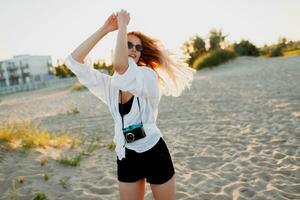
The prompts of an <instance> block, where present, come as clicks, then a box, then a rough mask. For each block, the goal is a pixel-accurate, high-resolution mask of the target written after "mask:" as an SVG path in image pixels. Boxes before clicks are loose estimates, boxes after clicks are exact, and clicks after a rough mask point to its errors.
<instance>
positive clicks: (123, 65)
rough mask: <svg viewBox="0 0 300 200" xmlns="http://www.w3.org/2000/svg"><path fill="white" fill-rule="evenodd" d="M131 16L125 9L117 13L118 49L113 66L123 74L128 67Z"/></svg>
mask: <svg viewBox="0 0 300 200" xmlns="http://www.w3.org/2000/svg"><path fill="white" fill-rule="evenodd" d="M129 20H130V16H129V13H128V12H127V11H125V10H121V11H119V12H118V14H117V22H118V28H119V30H118V36H117V42H116V49H115V54H114V58H113V67H114V69H115V71H116V72H117V73H119V74H123V73H124V72H125V71H126V70H127V68H128V48H127V25H128V23H129Z"/></svg>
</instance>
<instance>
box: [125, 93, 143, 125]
mask: <svg viewBox="0 0 300 200" xmlns="http://www.w3.org/2000/svg"><path fill="white" fill-rule="evenodd" d="M120 92H121V113H122V114H121V117H122V130H123V129H124V119H123V114H124V113H123V104H122V90H120ZM133 98H134V97H133ZM137 101H138V106H139V112H140V117H141V124H142V125H143V122H142V115H141V108H140V101H139V97H137ZM132 105H133V103H132ZM131 109H132V106H131Z"/></svg>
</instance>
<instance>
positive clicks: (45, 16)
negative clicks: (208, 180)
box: [0, 0, 300, 63]
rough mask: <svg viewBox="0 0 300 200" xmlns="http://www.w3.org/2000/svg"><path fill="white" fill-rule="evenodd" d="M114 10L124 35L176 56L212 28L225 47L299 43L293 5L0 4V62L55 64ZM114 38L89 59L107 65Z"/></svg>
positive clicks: (266, 1)
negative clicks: (125, 21) (46, 60)
mask: <svg viewBox="0 0 300 200" xmlns="http://www.w3.org/2000/svg"><path fill="white" fill-rule="evenodd" d="M120 9H125V10H127V11H128V12H129V13H130V17H131V20H130V23H129V25H128V28H127V30H128V31H133V30H138V31H141V32H143V33H145V34H147V35H150V36H152V37H155V38H157V39H159V40H161V42H162V43H163V44H164V46H165V47H166V48H167V49H170V50H172V51H174V52H175V53H177V54H178V55H181V54H182V50H181V48H180V47H181V46H182V44H183V43H184V42H185V41H186V40H188V39H189V38H190V37H192V36H194V35H196V34H197V35H199V36H200V37H203V38H205V37H207V35H208V33H209V31H210V30H212V29H214V28H215V29H218V30H219V29H221V30H222V31H223V33H224V34H225V35H228V36H227V38H226V40H227V42H232V43H233V42H239V41H240V40H242V39H247V40H249V41H251V42H252V43H254V44H255V45H256V46H258V47H260V46H262V45H264V44H273V43H276V42H277V41H278V38H279V37H282V36H284V37H286V38H287V39H289V40H300V28H299V25H300V12H299V10H300V1H299V0H184V1H179V0H178V1H175V0H151V1H143V0H123V1H122V0H76V1H75V0H0V26H1V31H0V60H4V59H10V58H12V57H13V56H15V55H20V54H29V55H49V56H51V57H52V60H53V61H54V63H55V62H56V61H57V59H64V58H66V57H67V56H68V55H69V54H70V53H71V52H72V51H73V50H74V49H75V48H76V47H77V46H78V45H79V44H80V43H81V42H83V41H84V40H85V39H87V38H88V37H89V36H90V35H91V34H93V33H94V32H95V31H96V30H97V29H98V28H100V27H101V26H102V25H103V23H104V22H105V20H106V19H107V17H108V16H109V15H110V14H112V13H113V12H117V11H119V10H120ZM116 37H117V31H114V32H112V33H109V34H107V35H106V36H105V37H104V38H103V39H102V40H101V41H100V42H99V43H98V44H97V46H96V47H95V48H94V49H93V50H92V51H91V52H90V54H89V57H90V58H92V59H105V60H107V61H108V62H110V61H111V59H110V57H111V51H112V49H113V48H115V43H116Z"/></svg>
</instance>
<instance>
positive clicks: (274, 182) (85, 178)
mask: <svg viewBox="0 0 300 200" xmlns="http://www.w3.org/2000/svg"><path fill="white" fill-rule="evenodd" d="M299 80H300V56H291V57H280V58H272V59H266V58H252V57H239V58H237V59H235V60H234V61H231V62H229V63H227V64H224V65H222V66H219V67H218V68H214V69H212V70H211V69H205V70H201V71H198V72H197V74H196V77H195V80H194V82H193V85H192V87H191V90H187V91H185V92H184V93H183V95H182V96H181V97H178V98H174V97H163V98H162V100H161V103H160V107H159V115H158V127H159V128H160V129H161V131H162V133H163V135H164V138H165V141H166V143H167V145H168V147H169V149H170V153H171V154H172V158H173V162H174V165H175V170H176V181H177V182H176V191H177V193H176V195H177V199H185V200H187V199H195V200H198V199H203V200H204V199H207V200H223V199H224V200H226V199H234V200H237V199H240V200H242V199H259V200H267V199H300V148H299V147H300V84H299ZM0 98H1V100H2V101H1V102H0V121H2V122H4V121H7V120H12V121H13V120H16V119H20V118H21V119H25V118H26V119H29V120H32V121H34V122H39V123H40V124H41V128H47V129H49V130H50V131H56V130H60V129H61V127H64V128H65V129H66V130H67V131H70V132H73V133H78V132H80V131H83V133H84V134H86V135H94V134H97V135H99V136H101V137H102V141H111V140H112V137H113V120H112V118H111V116H110V113H109V111H108V109H107V108H106V107H105V105H104V104H103V103H102V102H101V101H100V100H98V99H96V97H94V96H93V95H92V94H91V93H89V92H88V91H87V90H83V91H76V92H72V91H70V90H69V89H68V87H63V88H55V89H51V88H50V89H49V88H48V89H42V90H38V91H32V92H28V93H20V94H14V95H9V96H5V97H0ZM75 107H76V108H78V109H79V110H80V113H79V114H77V115H67V114H66V112H67V111H68V110H70V109H72V108H75ZM174 108H176V109H174ZM50 152H51V150H49V149H48V150H41V151H30V152H29V153H28V154H24V153H22V152H20V151H13V152H10V151H4V149H1V151H0V195H1V197H0V199H1V200H2V199H3V200H4V199H7V197H8V196H9V195H10V194H11V192H12V187H11V183H12V180H13V179H16V177H18V176H24V177H25V181H24V183H23V184H21V183H18V182H17V183H16V190H15V191H14V193H15V195H16V197H17V198H18V199H32V197H33V196H34V193H36V192H44V193H45V194H46V195H47V197H48V198H49V199H56V200H58V199H118V198H119V194H118V188H117V181H116V155H115V152H114V151H111V150H109V149H107V148H98V149H97V150H96V152H95V154H93V155H90V156H86V157H84V158H83V159H82V161H81V162H80V166H77V167H66V166H62V165H61V164H59V163H57V162H56V161H55V160H54V159H52V158H51V157H49V162H48V164H46V165H45V166H40V165H39V162H38V161H39V160H40V159H41V158H42V157H43V156H45V155H49V156H50ZM52 157H55V156H54V155H52ZM44 173H47V174H48V175H49V180H48V181H45V180H44V179H43V174H44ZM62 180H65V181H66V183H67V184H66V187H65V188H64V187H62V184H61V182H62ZM145 196H146V198H145V199H147V200H150V199H152V195H151V191H150V187H149V185H147V190H146V194H145Z"/></svg>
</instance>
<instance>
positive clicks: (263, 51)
mask: <svg viewBox="0 0 300 200" xmlns="http://www.w3.org/2000/svg"><path fill="white" fill-rule="evenodd" d="M227 36H228V35H225V34H224V33H223V32H222V30H216V29H212V30H211V31H210V32H209V34H208V36H207V37H206V38H203V37H200V36H199V35H195V36H193V37H190V38H189V39H188V40H187V41H186V42H184V44H183V45H182V47H181V49H182V50H183V53H184V54H185V55H186V57H187V59H186V62H187V63H188V64H189V66H191V67H193V68H195V69H198V70H199V69H202V68H205V67H213V66H217V65H219V64H221V63H224V62H227V61H229V60H231V59H233V58H235V57H237V56H264V57H276V56H283V55H294V54H300V41H288V40H287V39H286V38H285V37H280V38H279V39H278V42H277V43H276V44H273V45H269V46H268V45H264V46H263V47H262V48H257V47H256V46H255V45H254V44H252V43H251V42H250V41H249V40H241V41H240V42H238V43H233V44H230V43H228V42H226V37H227ZM207 46H208V47H207Z"/></svg>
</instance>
